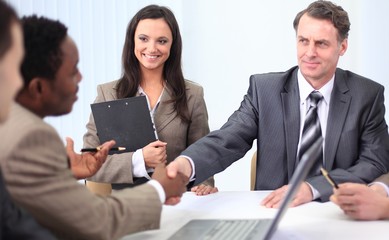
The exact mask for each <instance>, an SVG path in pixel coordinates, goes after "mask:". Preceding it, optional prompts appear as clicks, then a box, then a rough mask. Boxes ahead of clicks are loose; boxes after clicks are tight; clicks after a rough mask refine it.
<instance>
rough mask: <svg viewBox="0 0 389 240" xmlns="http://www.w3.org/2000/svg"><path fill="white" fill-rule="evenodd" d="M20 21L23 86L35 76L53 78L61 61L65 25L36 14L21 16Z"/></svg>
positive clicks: (65, 31) (65, 33) (65, 34)
mask: <svg viewBox="0 0 389 240" xmlns="http://www.w3.org/2000/svg"><path fill="white" fill-rule="evenodd" d="M21 22H22V27H23V33H24V48H25V56H24V60H23V62H22V67H21V72H22V76H23V80H24V86H28V84H29V83H30V81H31V80H32V79H33V78H36V77H42V78H46V79H49V80H54V79H55V76H56V73H57V71H58V69H59V68H60V66H61V64H62V61H63V59H62V58H63V53H62V51H61V44H62V43H63V41H64V40H65V39H66V36H67V27H66V26H65V25H63V24H62V23H61V22H59V21H54V20H51V19H48V18H45V17H37V16H36V15H32V16H26V17H23V18H22V19H21Z"/></svg>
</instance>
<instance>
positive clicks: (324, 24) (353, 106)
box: [168, 1, 389, 207]
mask: <svg viewBox="0 0 389 240" xmlns="http://www.w3.org/2000/svg"><path fill="white" fill-rule="evenodd" d="M294 28H295V31H296V41H297V58H298V66H297V67H293V68H291V69H290V70H288V71H286V72H280V73H270V74H258V75H253V76H251V78H250V87H249V89H248V92H247V94H246V96H245V97H244V99H243V101H242V103H241V106H240V108H239V109H238V110H237V111H235V112H234V113H233V114H232V115H231V117H230V118H229V120H228V121H227V123H226V124H224V126H222V128H221V129H220V130H217V131H214V132H212V133H210V134H209V135H207V136H206V137H204V138H202V139H200V140H199V141H197V142H196V143H195V144H193V145H191V146H190V147H189V148H187V149H186V150H185V151H184V152H183V153H182V157H179V158H177V159H175V161H174V162H173V163H171V164H170V165H169V166H168V171H169V172H168V174H169V175H170V176H172V177H173V176H175V173H176V172H177V171H180V172H183V173H184V174H186V175H187V176H192V177H193V176H195V180H194V184H197V183H198V182H201V181H203V180H204V179H206V178H207V177H209V176H211V175H213V174H216V173H218V172H220V171H223V170H224V169H225V168H227V167H228V166H229V165H231V164H232V163H233V162H235V161H237V160H238V159H240V158H242V157H243V156H244V154H245V153H246V152H247V151H248V150H249V149H250V148H251V146H252V143H253V141H254V140H255V139H257V149H258V155H257V156H258V157H257V175H256V176H257V179H256V184H255V189H257V190H274V189H276V190H275V191H274V192H272V193H271V194H269V195H268V196H267V197H266V198H265V199H264V200H263V201H262V204H263V205H265V206H266V207H278V206H279V204H280V201H281V200H282V197H283V196H284V194H285V192H286V190H287V189H288V182H289V180H290V178H291V176H292V174H293V172H294V170H295V168H296V165H297V163H298V154H299V151H300V146H301V139H302V135H303V134H302V129H303V125H304V124H305V123H304V122H305V118H306V116H307V115H306V111H307V109H308V107H309V105H310V104H311V101H310V100H309V99H308V96H309V95H310V94H311V92H313V91H316V92H320V94H321V95H322V96H323V97H322V99H321V100H320V101H319V103H318V105H317V109H318V110H317V116H318V118H319V121H320V129H321V134H322V137H323V138H324V139H325V141H324V143H323V149H324V150H323V160H321V162H319V163H320V164H322V166H323V167H324V168H325V169H326V170H327V171H329V172H330V174H331V176H332V177H333V178H334V179H335V181H337V182H338V183H342V182H357V183H366V182H371V181H373V180H374V179H375V178H377V177H378V176H380V175H382V174H384V173H386V172H387V171H388V168H389V161H388V159H389V136H388V129H387V125H386V122H385V119H384V113H385V107H384V88H383V86H381V85H380V84H378V83H375V82H373V81H372V80H369V79H367V78H365V77H362V76H358V75H357V74H355V73H352V72H350V71H345V70H342V69H339V68H337V63H338V60H339V58H340V56H343V54H344V53H345V52H346V50H347V46H348V32H349V29H350V22H349V19H348V14H347V12H346V11H344V10H343V8H341V7H340V6H337V5H335V4H333V3H331V2H329V1H316V2H313V3H311V4H310V5H309V6H308V8H307V9H305V10H303V11H301V12H300V13H298V14H297V16H296V18H295V20H294ZM192 179H193V178H192ZM331 193H332V188H331V186H330V185H329V184H328V183H327V182H326V180H325V178H324V177H323V176H321V175H320V174H319V173H317V174H316V175H311V176H309V177H308V178H307V180H306V182H305V183H304V184H303V185H302V187H301V188H300V189H299V192H298V193H297V195H296V197H295V199H294V201H293V202H292V206H297V205H300V204H303V203H306V202H310V201H312V200H320V201H328V200H329V197H330V195H331Z"/></svg>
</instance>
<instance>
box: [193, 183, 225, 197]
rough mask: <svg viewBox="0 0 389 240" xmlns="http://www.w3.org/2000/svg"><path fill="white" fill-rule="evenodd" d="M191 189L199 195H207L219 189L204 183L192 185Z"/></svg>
mask: <svg viewBox="0 0 389 240" xmlns="http://www.w3.org/2000/svg"><path fill="white" fill-rule="evenodd" d="M191 191H192V192H195V193H196V195H198V196H201V195H208V194H211V193H215V192H218V191H219V189H217V187H211V186H208V185H205V184H200V185H198V186H194V187H192V189H191Z"/></svg>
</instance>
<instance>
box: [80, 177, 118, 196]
mask: <svg viewBox="0 0 389 240" xmlns="http://www.w3.org/2000/svg"><path fill="white" fill-rule="evenodd" d="M85 186H86V187H87V188H88V189H89V191H91V192H92V193H95V194H98V195H101V196H108V195H110V194H111V192H112V186H111V184H110V183H99V182H92V181H88V180H85Z"/></svg>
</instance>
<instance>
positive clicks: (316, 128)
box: [298, 91, 323, 177]
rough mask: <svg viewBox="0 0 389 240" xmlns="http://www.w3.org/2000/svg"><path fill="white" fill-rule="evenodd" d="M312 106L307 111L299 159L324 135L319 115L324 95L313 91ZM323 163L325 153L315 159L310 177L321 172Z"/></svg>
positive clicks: (311, 96) (310, 95)
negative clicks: (320, 102)
mask: <svg viewBox="0 0 389 240" xmlns="http://www.w3.org/2000/svg"><path fill="white" fill-rule="evenodd" d="M308 97H309V99H310V101H309V102H310V106H309V109H308V111H307V115H306V116H305V122H304V128H303V133H302V135H301V144H300V150H299V155H298V157H299V160H300V159H301V157H302V156H303V155H304V153H305V152H306V151H307V150H308V149H309V147H310V146H311V145H312V144H313V143H314V142H316V140H317V139H318V138H320V137H322V134H321V127H320V121H319V117H318V115H317V104H318V103H319V101H320V100H321V99H323V95H322V94H321V93H320V92H318V91H313V92H311V94H309V96H308ZM321 151H322V152H323V146H322V147H321ZM322 164H323V153H322V154H320V155H319V157H318V159H316V160H315V163H314V164H313V166H312V168H311V171H310V172H309V174H308V177H312V176H314V175H317V174H319V173H320V166H321V165H322Z"/></svg>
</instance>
